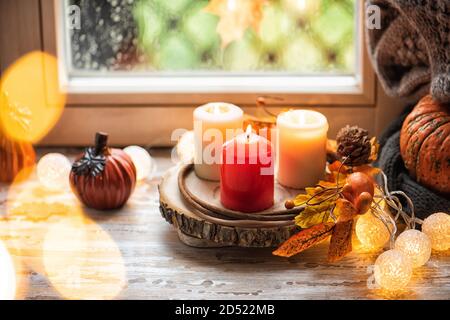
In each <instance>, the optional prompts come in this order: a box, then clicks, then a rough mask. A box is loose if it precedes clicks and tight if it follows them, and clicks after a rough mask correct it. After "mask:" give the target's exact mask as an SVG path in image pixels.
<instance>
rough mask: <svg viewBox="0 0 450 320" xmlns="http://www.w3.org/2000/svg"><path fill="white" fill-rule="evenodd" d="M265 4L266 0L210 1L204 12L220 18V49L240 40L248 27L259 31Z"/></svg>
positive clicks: (218, 27) (218, 30)
mask: <svg viewBox="0 0 450 320" xmlns="http://www.w3.org/2000/svg"><path fill="white" fill-rule="evenodd" d="M265 3H266V0H212V1H210V3H209V4H208V6H207V7H206V8H205V11H206V12H209V13H212V14H214V15H217V16H219V17H220V21H219V23H218V25H217V33H219V35H220V37H221V38H222V48H224V47H226V46H227V45H228V44H229V43H230V42H233V41H235V40H239V39H241V38H242V36H243V35H244V32H245V31H246V30H247V28H249V27H251V28H253V29H254V30H255V31H256V32H257V31H258V30H259V24H260V22H261V19H262V14H263V12H262V11H263V10H262V9H263V6H264V4H265Z"/></svg>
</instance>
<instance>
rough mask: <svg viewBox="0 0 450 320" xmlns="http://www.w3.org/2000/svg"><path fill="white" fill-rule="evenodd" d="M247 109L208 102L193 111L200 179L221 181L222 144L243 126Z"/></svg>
mask: <svg viewBox="0 0 450 320" xmlns="http://www.w3.org/2000/svg"><path fill="white" fill-rule="evenodd" d="M243 117H244V112H243V111H242V109H241V108H239V107H238V106H235V105H233V104H229V103H224V102H214V103H208V104H205V105H203V106H200V107H198V108H197V109H195V111H194V145H195V154H194V166H195V173H196V174H197V176H198V177H199V178H202V179H206V180H212V181H219V180H220V163H221V154H222V145H223V144H224V143H225V142H226V141H228V140H231V139H233V138H234V137H235V135H236V134H237V133H239V132H238V131H237V130H241V132H242V125H243Z"/></svg>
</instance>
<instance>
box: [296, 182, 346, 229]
mask: <svg viewBox="0 0 450 320" xmlns="http://www.w3.org/2000/svg"><path fill="white" fill-rule="evenodd" d="M330 192H331V195H330ZM330 192H325V193H323V194H320V195H318V196H315V195H312V196H311V195H299V196H297V198H296V199H295V200H294V203H295V205H296V206H297V203H299V201H300V199H301V201H302V204H301V205H303V204H306V206H305V209H304V210H303V211H302V212H301V213H300V214H298V215H297V216H296V217H295V224H296V225H297V226H299V227H300V228H303V229H305V228H310V227H312V226H314V225H316V224H319V223H322V222H323V223H326V222H330V221H332V220H331V217H330V211H331V210H332V209H333V207H334V205H335V201H336V199H337V198H338V197H339V195H338V194H337V193H335V192H334V191H333V190H330Z"/></svg>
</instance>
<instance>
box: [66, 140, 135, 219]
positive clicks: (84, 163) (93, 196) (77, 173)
mask: <svg viewBox="0 0 450 320" xmlns="http://www.w3.org/2000/svg"><path fill="white" fill-rule="evenodd" d="M107 140H108V135H107V134H105V133H97V134H96V136H95V146H94V147H91V148H87V149H86V152H85V154H84V155H83V156H81V157H80V158H79V159H78V160H77V161H76V162H75V163H74V164H73V166H72V171H71V173H70V185H71V187H72V191H73V192H74V193H75V195H76V196H77V197H78V199H80V201H81V202H83V203H84V204H85V205H86V206H87V207H90V208H93V209H97V210H112V209H118V208H120V207H122V206H123V205H124V204H125V203H126V202H127V200H128V198H129V197H130V195H131V193H132V192H133V190H134V187H135V186H136V168H135V166H134V164H133V161H132V160H131V158H130V157H129V156H128V155H127V154H126V153H125V152H123V151H122V150H120V149H113V148H108V147H107Z"/></svg>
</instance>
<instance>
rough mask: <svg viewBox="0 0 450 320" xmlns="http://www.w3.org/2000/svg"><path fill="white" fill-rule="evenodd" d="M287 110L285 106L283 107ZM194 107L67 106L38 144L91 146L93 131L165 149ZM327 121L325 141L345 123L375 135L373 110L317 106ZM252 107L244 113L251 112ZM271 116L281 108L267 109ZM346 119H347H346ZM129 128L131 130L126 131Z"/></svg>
mask: <svg viewBox="0 0 450 320" xmlns="http://www.w3.org/2000/svg"><path fill="white" fill-rule="evenodd" d="M287 107H288V106H287ZM194 109H195V106H191V107H184V106H183V107H182V106H177V105H173V106H165V107H151V108H148V107H147V108H146V107H142V108H138V107H112V106H103V107H95V106H87V107H71V108H67V107H66V109H65V110H64V113H63V115H62V117H61V119H60V121H59V122H58V123H57V124H56V126H55V127H54V128H53V130H52V131H51V132H50V133H49V134H48V136H47V137H45V139H44V140H42V141H41V142H40V145H41V146H83V145H86V144H89V143H91V141H92V137H93V135H94V133H95V132H96V131H100V130H101V131H106V132H109V133H110V137H111V138H110V139H111V143H112V144H115V145H130V144H140V145H146V146H169V145H173V144H174V142H176V141H177V140H176V139H175V141H172V140H171V136H172V133H173V132H174V130H176V129H180V128H185V129H187V130H191V129H192V113H193V111H194ZM312 109H314V110H317V111H319V112H322V113H323V114H324V115H325V116H326V117H327V118H328V121H329V124H330V130H329V132H328V137H329V138H334V137H336V134H337V132H338V130H339V129H340V128H342V127H344V126H345V125H347V124H351V125H359V126H361V127H363V128H366V129H367V130H369V132H370V133H371V134H375V113H376V108H349V107H342V106H341V107H331V108H327V107H318V108H312ZM255 110H256V109H255V108H245V107H244V111H245V112H248V113H250V114H251V113H254V112H255ZM270 110H271V111H272V112H274V113H278V112H281V111H282V110H283V108H280V107H278V108H271V109H270ZM349 119H350V120H349ZM129 128H132V130H128V129H129Z"/></svg>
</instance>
